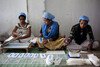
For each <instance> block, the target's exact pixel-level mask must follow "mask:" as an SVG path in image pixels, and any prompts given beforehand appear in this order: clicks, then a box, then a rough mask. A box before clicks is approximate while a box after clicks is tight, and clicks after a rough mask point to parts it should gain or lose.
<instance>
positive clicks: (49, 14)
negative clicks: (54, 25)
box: [42, 12, 55, 20]
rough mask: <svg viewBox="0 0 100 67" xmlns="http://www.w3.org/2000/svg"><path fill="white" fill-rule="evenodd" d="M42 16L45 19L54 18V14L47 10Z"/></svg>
mask: <svg viewBox="0 0 100 67" xmlns="http://www.w3.org/2000/svg"><path fill="white" fill-rule="evenodd" d="M42 17H43V18H45V19H50V20H52V19H54V18H55V16H54V15H52V14H51V13H48V12H44V13H43V15H42Z"/></svg>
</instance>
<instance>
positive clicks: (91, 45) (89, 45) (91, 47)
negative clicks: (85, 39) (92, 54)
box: [88, 41, 93, 50]
mask: <svg viewBox="0 0 100 67" xmlns="http://www.w3.org/2000/svg"><path fill="white" fill-rule="evenodd" d="M92 49H93V41H90V42H89V44H88V50H92Z"/></svg>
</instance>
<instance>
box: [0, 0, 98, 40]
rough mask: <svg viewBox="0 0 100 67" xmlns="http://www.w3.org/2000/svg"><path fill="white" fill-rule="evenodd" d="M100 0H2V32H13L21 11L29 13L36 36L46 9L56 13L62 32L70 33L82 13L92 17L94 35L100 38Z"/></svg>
mask: <svg viewBox="0 0 100 67" xmlns="http://www.w3.org/2000/svg"><path fill="white" fill-rule="evenodd" d="M99 6H100V0H45V2H44V0H0V33H3V32H11V31H12V29H13V27H14V26H15V24H16V23H18V22H19V20H18V14H19V13H20V12H25V13H28V20H29V22H30V24H31V26H32V32H33V34H34V35H35V36H37V35H39V31H40V27H41V24H42V13H43V11H44V10H47V11H48V12H50V13H52V14H54V15H55V16H56V19H57V20H58V21H59V24H60V33H61V34H62V35H63V34H66V35H67V36H68V35H69V32H70V29H71V27H72V26H73V25H74V24H76V23H78V18H79V16H81V15H87V16H89V18H90V22H89V24H90V25H91V26H92V28H93V32H94V36H95V38H96V39H97V40H100V38H99V36H100V29H99V25H100V20H99V18H100V13H99V12H100V7H99Z"/></svg>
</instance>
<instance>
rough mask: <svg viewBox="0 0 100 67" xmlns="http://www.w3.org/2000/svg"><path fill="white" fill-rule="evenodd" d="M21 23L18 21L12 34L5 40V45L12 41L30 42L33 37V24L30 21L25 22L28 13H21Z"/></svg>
mask: <svg viewBox="0 0 100 67" xmlns="http://www.w3.org/2000/svg"><path fill="white" fill-rule="evenodd" d="M18 18H19V20H20V23H17V24H16V26H15V28H14V29H13V31H12V35H11V36H10V37H9V38H8V39H6V40H5V41H4V45H7V44H8V43H10V42H20V43H23V42H28V41H29V40H30V39H31V26H30V25H29V23H27V22H25V20H26V14H25V13H20V15H19V17H18Z"/></svg>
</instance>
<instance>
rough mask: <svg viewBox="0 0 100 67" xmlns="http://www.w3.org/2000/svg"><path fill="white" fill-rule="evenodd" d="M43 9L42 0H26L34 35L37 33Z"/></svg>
mask: <svg viewBox="0 0 100 67" xmlns="http://www.w3.org/2000/svg"><path fill="white" fill-rule="evenodd" d="M44 10H45V8H44V0H28V19H29V22H30V24H31V26H32V32H33V34H34V35H35V36H38V35H39V32H40V28H41V25H42V23H43V21H42V14H43V11H44Z"/></svg>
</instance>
